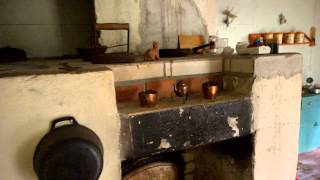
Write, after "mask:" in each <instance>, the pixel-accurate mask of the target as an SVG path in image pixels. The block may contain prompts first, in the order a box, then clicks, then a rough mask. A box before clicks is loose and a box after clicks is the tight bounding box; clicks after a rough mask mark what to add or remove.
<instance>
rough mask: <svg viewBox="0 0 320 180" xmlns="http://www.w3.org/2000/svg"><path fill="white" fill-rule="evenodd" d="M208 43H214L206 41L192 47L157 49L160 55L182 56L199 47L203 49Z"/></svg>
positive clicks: (194, 51) (195, 50)
mask: <svg viewBox="0 0 320 180" xmlns="http://www.w3.org/2000/svg"><path fill="white" fill-rule="evenodd" d="M210 45H214V43H208V44H204V45H201V46H198V47H195V48H192V49H188V48H186V49H160V50H159V55H160V57H183V56H186V55H188V54H195V53H197V51H198V50H199V49H203V48H205V47H208V46H210Z"/></svg>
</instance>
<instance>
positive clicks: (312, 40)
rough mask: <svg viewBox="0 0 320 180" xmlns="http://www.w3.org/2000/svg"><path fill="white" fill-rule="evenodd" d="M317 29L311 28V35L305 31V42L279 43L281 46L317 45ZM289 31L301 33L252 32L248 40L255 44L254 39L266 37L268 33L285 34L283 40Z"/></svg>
mask: <svg viewBox="0 0 320 180" xmlns="http://www.w3.org/2000/svg"><path fill="white" fill-rule="evenodd" d="M314 31H315V29H313V28H311V29H310V36H308V35H307V34H306V33H304V42H303V43H296V42H295V43H282V44H279V45H280V46H290V45H305V44H308V45H309V46H315V45H316V39H315V35H314ZM289 33H295V34H297V33H300V32H266V33H251V34H249V35H248V41H249V43H250V44H253V43H254V41H256V39H257V38H264V36H265V35H267V34H283V40H282V41H284V40H285V35H286V34H289Z"/></svg>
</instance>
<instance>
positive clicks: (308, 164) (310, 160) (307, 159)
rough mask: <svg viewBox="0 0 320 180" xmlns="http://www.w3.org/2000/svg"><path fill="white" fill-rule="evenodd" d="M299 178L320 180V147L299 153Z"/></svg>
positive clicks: (300, 179)
mask: <svg viewBox="0 0 320 180" xmlns="http://www.w3.org/2000/svg"><path fill="white" fill-rule="evenodd" d="M298 178H299V180H320V148H319V149H316V150H314V151H310V152H306V153H302V154H299V164H298Z"/></svg>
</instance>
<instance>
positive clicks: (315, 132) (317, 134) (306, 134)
mask: <svg viewBox="0 0 320 180" xmlns="http://www.w3.org/2000/svg"><path fill="white" fill-rule="evenodd" d="M318 147H320V95H310V96H304V97H302V103H301V122H300V141H299V152H300V153H301V152H306V151H310V150H313V149H315V148H318Z"/></svg>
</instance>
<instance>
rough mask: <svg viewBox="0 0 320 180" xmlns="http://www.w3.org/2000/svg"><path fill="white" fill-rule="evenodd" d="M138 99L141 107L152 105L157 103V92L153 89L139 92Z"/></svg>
mask: <svg viewBox="0 0 320 180" xmlns="http://www.w3.org/2000/svg"><path fill="white" fill-rule="evenodd" d="M139 100H140V104H141V106H142V107H154V106H156V104H157V100H158V92H157V91H154V90H147V91H143V92H140V93H139Z"/></svg>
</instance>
